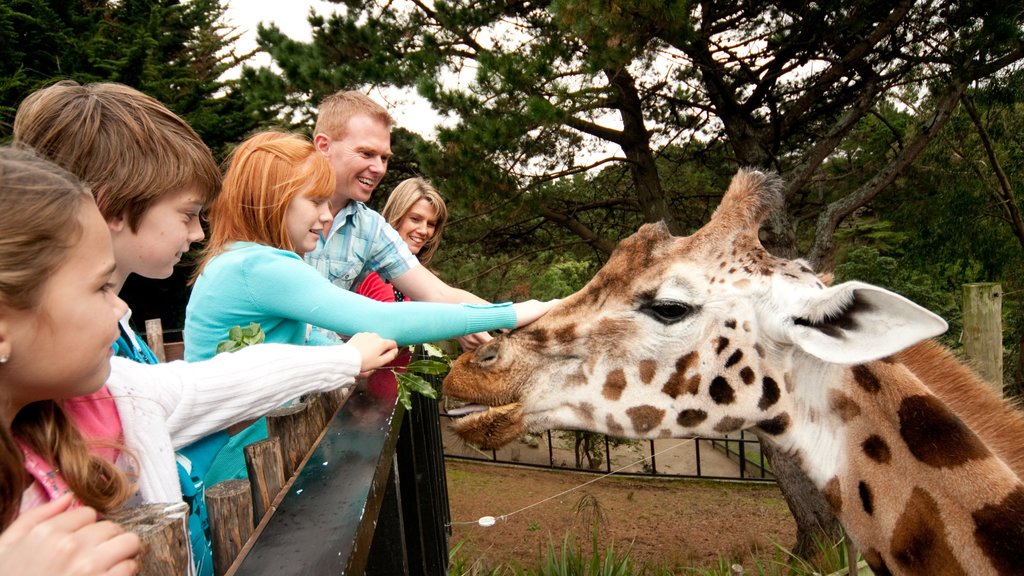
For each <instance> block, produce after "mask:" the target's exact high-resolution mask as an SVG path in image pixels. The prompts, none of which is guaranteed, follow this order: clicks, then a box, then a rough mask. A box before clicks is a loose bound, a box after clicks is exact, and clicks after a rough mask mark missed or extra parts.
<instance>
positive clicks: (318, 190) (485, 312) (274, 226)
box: [184, 132, 552, 486]
mask: <svg viewBox="0 0 1024 576" xmlns="http://www.w3.org/2000/svg"><path fill="white" fill-rule="evenodd" d="M354 153H355V152H354ZM334 179H335V176H334V170H333V169H332V168H331V165H330V163H329V162H328V160H327V159H326V158H325V157H324V156H323V155H322V154H320V153H319V152H317V150H316V149H315V148H314V147H313V143H312V141H310V140H309V139H308V138H306V137H304V136H300V135H297V134H287V133H283V132H263V133H260V134H256V135H255V136H252V137H250V138H249V139H248V140H246V141H244V142H242V143H241V144H240V145H239V146H238V147H237V148H236V149H235V150H234V152H232V154H231V157H230V158H229V160H228V168H227V171H226V173H225V175H224V184H223V187H222V189H221V193H220V195H219V196H218V197H217V199H216V200H215V201H214V202H213V205H212V206H211V209H210V234H209V243H208V245H207V247H206V250H205V253H204V255H203V257H202V260H201V262H200V265H199V268H198V271H199V273H198V275H197V276H196V277H195V279H194V280H195V282H194V286H193V289H192V294H191V296H190V298H189V302H188V306H187V308H186V312H185V335H184V340H185V359H186V360H189V361H194V360H202V359H206V358H210V357H212V356H214V355H215V354H216V353H217V345H218V344H219V343H220V342H222V341H224V340H226V339H227V338H228V333H229V330H231V328H233V327H235V326H242V327H245V326H248V325H249V324H250V323H256V324H259V325H260V327H261V328H262V330H263V332H264V335H265V339H266V341H267V342H279V343H290V344H304V343H310V344H327V343H330V342H327V341H324V340H322V336H318V335H322V334H329V333H337V334H341V335H351V334H355V333H357V332H364V331H373V332H376V333H378V334H380V335H381V336H383V337H384V338H388V339H392V340H396V341H397V342H398V344H399V346H404V345H409V344H417V343H422V342H433V341H436V340H444V339H447V338H454V337H458V336H463V335H466V334H474V333H477V332H482V331H488V330H497V329H502V328H514V327H518V326H521V325H524V324H527V323H529V322H532V321H533V320H535V319H536V318H538V317H540V315H542V314H543V313H545V312H546V311H547V310H548V309H549V308H550V307H551V305H552V303H541V302H537V301H535V300H531V301H527V302H520V303H515V304H507V303H506V304H492V305H465V304H435V303H426V302H415V303H409V304H404V305H402V306H395V305H393V304H387V303H383V302H377V301H374V300H371V299H369V298H365V297H363V296H360V295H358V294H355V293H354V292H350V291H348V290H345V289H344V288H340V287H338V286H335V285H334V284H332V283H331V282H330V281H329V280H327V279H326V278H325V277H323V276H322V275H320V273H319V272H317V270H316V269H315V268H313V267H312V266H309V265H308V264H306V263H305V262H304V261H303V260H302V254H304V253H305V252H308V251H310V250H312V248H313V247H314V246H315V245H316V242H317V240H318V239H319V237H320V235H321V234H322V233H324V230H325V227H326V226H329V222H330V221H331V214H330V211H329V209H328V205H327V202H328V199H329V198H330V197H331V195H332V194H333V193H334V189H335V181H334ZM312 326H317V327H320V328H323V329H324V330H325V331H329V332H312V331H311V327H312ZM311 334H313V337H312V338H310V335H311ZM265 437H266V425H265V423H264V422H262V421H261V423H260V424H258V425H257V426H256V427H251V428H250V429H249V430H248V431H246V432H245V433H242V434H239V435H237V436H236V437H235V438H233V439H232V440H231V444H229V445H228V446H227V447H226V448H224V449H221V452H220V454H219V455H218V456H217V461H216V462H215V463H214V465H213V467H212V468H211V469H210V472H209V474H208V475H207V477H206V485H208V486H210V485H213V484H214V483H216V482H217V481H219V480H225V479H230V478H243V477H245V462H244V459H243V457H242V447H243V446H245V445H246V444H248V443H250V442H252V441H254V440H257V439H260V438H265Z"/></svg>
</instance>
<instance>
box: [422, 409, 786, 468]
mask: <svg viewBox="0 0 1024 576" xmlns="http://www.w3.org/2000/svg"><path fill="white" fill-rule="evenodd" d="M452 419H453V417H452V416H449V415H448V414H447V413H445V412H442V413H441V421H442V424H444V423H446V422H450V421H451V420H452ZM582 434H584V433H582V432H573V431H547V432H545V433H543V434H539V435H526V436H524V437H522V438H520V441H519V443H513V444H512V445H510V446H506V447H504V448H502V449H500V450H489V451H482V450H479V449H477V448H475V447H473V446H469V445H467V444H465V443H464V442H462V441H460V440H459V439H458V438H456V437H454V436H453V435H448V436H446V440H445V457H446V458H449V459H453V460H467V461H474V462H494V463H502V464H512V465H516V466H525V467H532V468H544V469H549V470H572V471H581V472H594V473H601V474H607V473H611V472H615V473H616V474H620V475H624V476H657V477H676V478H703V479H711V480H747V481H754V482H774V481H775V476H774V475H773V474H772V471H771V467H770V465H769V464H768V462H767V461H766V459H765V457H764V455H763V454H762V453H761V449H760V443H759V441H758V440H757V438H756V437H755V436H753V435H751V434H748V433H745V432H740V433H739V434H735V435H723V436H716V437H694V438H691V439H689V440H687V439H665V440H638V441H623V440H621V439H616V438H611V437H609V436H605V435H603V434H590V436H591V444H590V445H589V446H588V447H584V448H582V449H581V448H580V447H579V440H578V439H579V437H580V435H582ZM594 438H596V439H597V446H596V447H595V445H594V444H593V439H594ZM581 452H586V453H587V454H589V455H590V456H591V457H590V458H587V457H586V456H581V455H580V453H581ZM595 453H599V454H600V455H601V457H600V458H596V459H595V458H593V455H594V454H595Z"/></svg>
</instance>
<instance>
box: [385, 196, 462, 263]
mask: <svg viewBox="0 0 1024 576" xmlns="http://www.w3.org/2000/svg"><path fill="white" fill-rule="evenodd" d="M420 200H426V201H427V203H429V204H430V206H431V207H432V208H433V209H434V215H435V217H436V218H437V222H436V225H435V228H434V235H433V236H432V237H431V238H430V240H429V241H427V242H426V243H425V244H424V245H423V248H421V249H420V253H419V254H418V255H417V258H419V260H420V263H421V264H423V265H424V266H426V265H427V264H429V263H430V260H431V259H432V258H433V257H434V253H436V252H437V249H438V247H439V246H440V245H441V235H442V234H444V226H445V224H447V223H448V206H447V205H446V204H445V202H444V198H442V197H441V194H439V193H438V192H437V189H436V188H434V186H433V185H432V184H431V183H430V182H427V181H426V180H424V179H423V178H407V179H405V180H402V181H401V182H400V183H399V184H398V186H395V189H394V190H392V191H391V194H390V195H389V196H388V201H387V203H385V204H384V210H382V211H381V215H382V216H384V219H385V220H387V221H388V224H391V227H392V228H394V229H396V230H397V229H398V225H399V223H400V222H401V221H402V218H405V215H406V214H408V212H409V210H410V209H411V208H412V207H413V205H414V204H416V203H417V202H419V201H420Z"/></svg>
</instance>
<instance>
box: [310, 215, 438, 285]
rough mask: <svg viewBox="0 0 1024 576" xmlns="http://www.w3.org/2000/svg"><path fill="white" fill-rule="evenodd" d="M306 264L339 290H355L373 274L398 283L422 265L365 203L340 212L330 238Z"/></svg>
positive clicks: (319, 242)
mask: <svg viewBox="0 0 1024 576" xmlns="http://www.w3.org/2000/svg"><path fill="white" fill-rule="evenodd" d="M306 262H307V263H309V264H310V265H311V266H313V268H315V269H316V271H317V272H319V273H320V274H321V275H322V276H323V277H324V278H327V279H328V280H330V281H331V282H332V283H333V284H334V285H335V286H340V287H342V288H345V289H346V290H351V289H352V287H353V286H358V285H359V284H360V283H361V282H362V281H363V279H364V278H366V275H367V274H369V273H370V272H377V273H378V274H380V276H381V277H382V278H384V279H385V280H394V279H395V278H398V277H399V276H401V275H402V274H405V273H406V272H408V271H409V270H411V269H413V268H415V267H416V266H419V265H420V262H419V260H417V259H416V257H415V256H413V254H412V252H410V251H409V246H407V245H406V243H405V241H404V240H402V237H401V236H399V235H398V232H396V231H395V229H394V228H392V227H391V225H390V224H388V223H387V221H386V220H384V217H383V216H381V215H380V214H378V213H377V212H374V211H373V210H371V209H370V208H368V207H367V206H366V204H363V203H362V202H357V201H355V200H351V201H349V203H348V204H347V205H345V207H344V208H342V209H341V210H339V211H338V214H337V216H335V217H334V222H333V223H332V224H331V230H330V232H329V233H328V235H327V237H326V238H324V237H323V236H321V237H320V240H318V241H317V243H316V248H314V249H313V251H312V252H309V253H307V254H306Z"/></svg>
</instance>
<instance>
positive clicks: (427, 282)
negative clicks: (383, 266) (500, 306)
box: [391, 266, 487, 304]
mask: <svg viewBox="0 0 1024 576" xmlns="http://www.w3.org/2000/svg"><path fill="white" fill-rule="evenodd" d="M391 282H392V283H394V285H395V286H397V287H398V289H399V290H401V291H402V294H405V295H406V296H408V297H409V298H412V299H413V300H417V301H419V302H449V303H452V304H487V301H486V300H484V299H483V298H480V297H479V296H477V295H475V294H472V293H470V292H467V291H465V290H462V289H459V288H455V287H453V286H449V285H448V284H446V283H445V282H444V280H441V279H440V278H438V277H437V276H436V275H435V274H434V273H433V272H431V271H430V270H427V268H426V266H416V267H415V268H412V269H411V270H409V271H408V272H406V273H405V274H402V275H401V276H399V277H398V278H394V279H392V280H391Z"/></svg>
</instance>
